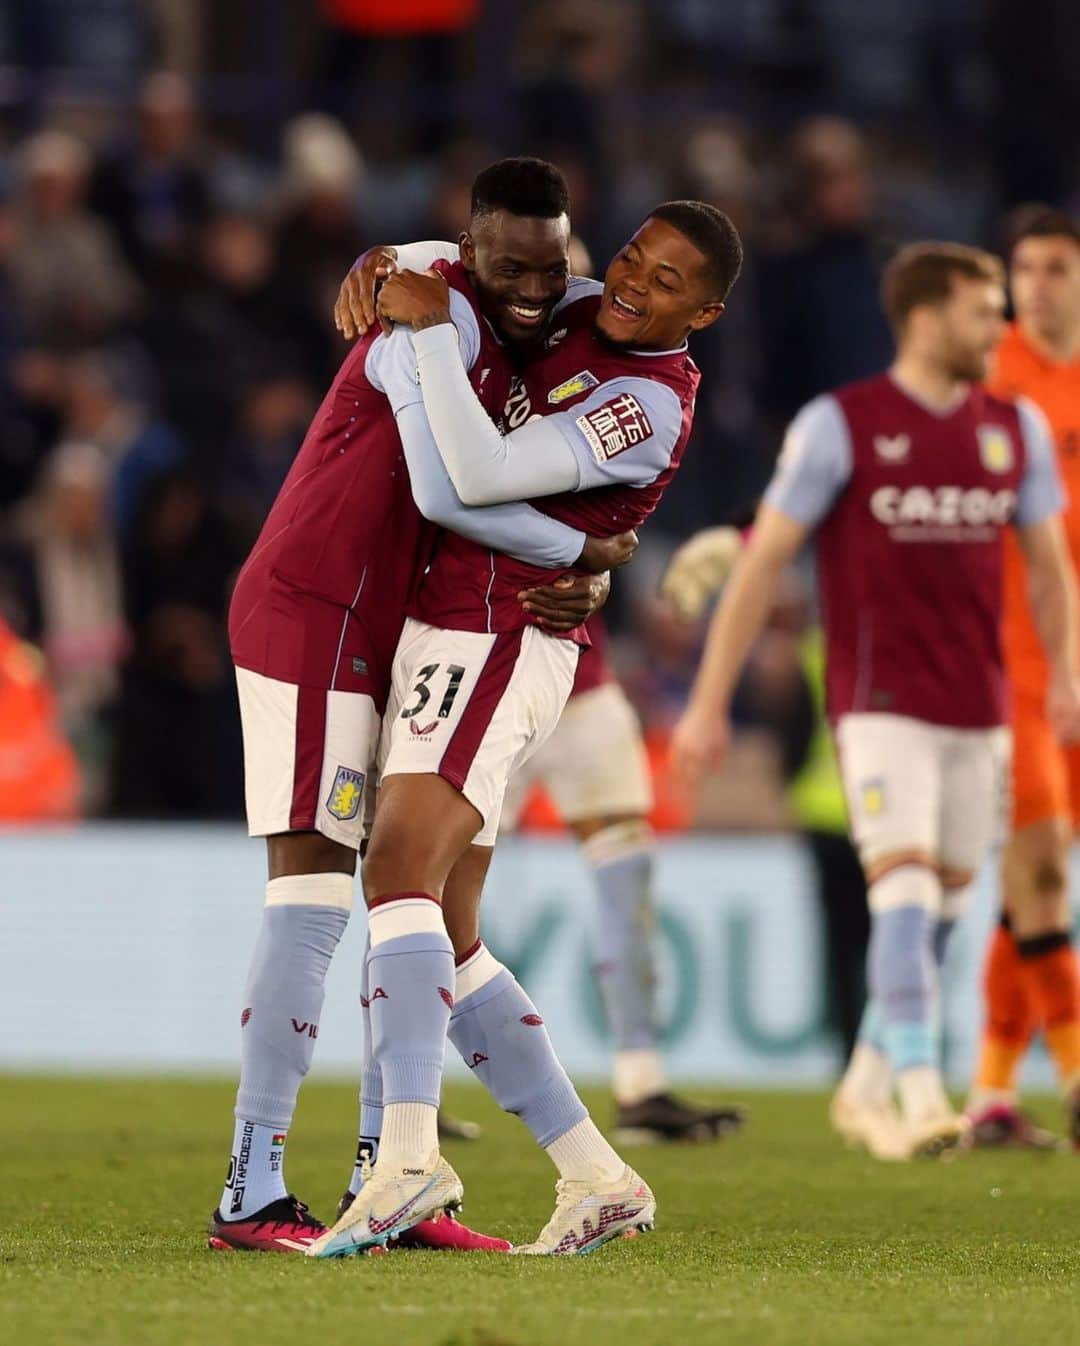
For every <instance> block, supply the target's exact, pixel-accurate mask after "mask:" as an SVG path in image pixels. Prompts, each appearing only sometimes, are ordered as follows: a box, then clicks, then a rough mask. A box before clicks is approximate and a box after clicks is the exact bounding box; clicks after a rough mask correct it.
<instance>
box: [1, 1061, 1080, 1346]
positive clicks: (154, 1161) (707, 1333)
mask: <svg viewBox="0 0 1080 1346" xmlns="http://www.w3.org/2000/svg"><path fill="white" fill-rule="evenodd" d="M742 1096H743V1097H744V1098H745V1099H746V1101H747V1102H748V1103H749V1105H750V1108H751V1122H750V1126H749V1129H748V1131H747V1132H746V1133H745V1134H744V1135H743V1136H741V1137H738V1138H736V1139H734V1140H729V1141H727V1142H725V1143H723V1144H721V1145H719V1146H716V1147H678V1148H664V1149H656V1148H649V1149H644V1150H636V1151H634V1155H633V1157H634V1161H635V1163H636V1164H637V1166H638V1167H639V1168H640V1170H641V1172H642V1173H643V1174H644V1176H645V1177H646V1178H647V1179H648V1180H649V1181H650V1182H651V1184H652V1185H653V1187H654V1189H655V1191H656V1193H657V1197H658V1199H659V1213H658V1222H657V1228H656V1232H655V1233H654V1234H651V1235H648V1236H644V1237H640V1238H637V1239H633V1240H624V1241H621V1242H617V1243H614V1244H609V1245H608V1246H607V1247H605V1248H603V1249H601V1250H600V1251H599V1252H597V1253H595V1254H594V1255H592V1256H590V1257H583V1258H574V1259H566V1260H555V1259H550V1260H533V1259H524V1258H523V1259H516V1258H509V1257H497V1256H484V1255H475V1254H474V1255H470V1256H464V1257H463V1256H454V1255H447V1254H438V1253H404V1252H403V1253H398V1254H394V1255H391V1256H389V1257H382V1258H354V1259H349V1260H346V1261H342V1262H319V1263H312V1262H308V1261H306V1260H304V1259H302V1258H293V1257H287V1256H281V1257H267V1256H259V1255H241V1254H217V1253H210V1252H208V1251H207V1249H206V1245H205V1237H204V1229H205V1224H206V1219H207V1217H208V1215H209V1213H210V1210H211V1208H212V1206H213V1205H214V1202H215V1200H216V1198H217V1195H218V1192H219V1190H220V1184H221V1180H222V1177H223V1174H224V1170H225V1166H226V1160H227V1147H228V1142H229V1138H230V1135H231V1117H230V1109H231V1103H232V1087H231V1086H230V1085H229V1084H227V1083H223V1082H214V1083H209V1082H196V1081H185V1080H114V1081H105V1082H92V1081H89V1080H82V1079H79V1080H60V1079H36V1078H4V1079H0V1099H2V1100H3V1118H4V1123H3V1129H4V1141H3V1163H2V1180H0V1193H2V1205H3V1218H2V1220H0V1340H2V1341H4V1342H10V1343H12V1346H15V1343H19V1344H20V1346H21V1344H22V1343H34V1346H38V1344H39V1343H45V1344H46V1346H47V1344H50V1343H73V1344H74V1343H78V1344H79V1346H112V1344H113V1343H117V1344H119V1343H147V1346H159V1344H160V1346H173V1343H177V1344H179V1343H183V1344H184V1346H189V1344H194V1343H207V1346H233V1344H234V1343H243V1344H245V1346H246V1343H252V1344H253V1346H254V1344H255V1343H257V1344H258V1346H278V1343H288V1346H307V1343H326V1342H328V1343H350V1344H352V1343H357V1344H359V1346H383V1343H387V1344H388V1346H608V1344H609V1343H611V1344H615V1343H617V1344H618V1346H675V1344H681V1343H697V1342H702V1343H712V1342H717V1343H725V1346H742V1344H743V1343H746V1346H774V1344H775V1346H779V1344H780V1343H784V1344H785V1346H786V1344H787V1343H791V1344H792V1346H817V1343H820V1344H821V1346H826V1343H827V1344H828V1346H845V1344H846V1343H853V1344H854V1343H858V1346H877V1344H878V1343H888V1344H889V1346H900V1344H901V1343H903V1344H904V1346H907V1344H908V1343H917V1344H918V1346H937V1343H942V1344H944V1343H948V1344H949V1346H967V1343H978V1346H996V1343H1009V1344H1010V1346H1012V1344H1013V1343H1016V1342H1031V1343H1035V1344H1036V1346H1058V1344H1059V1343H1060V1346H1066V1343H1068V1346H1075V1343H1076V1342H1078V1341H1080V1296H1078V1295H1077V1292H1076V1289H1077V1278H1078V1275H1080V1238H1078V1231H1080V1220H1078V1201H1077V1193H1078V1190H1080V1188H1078V1182H1080V1171H1078V1169H1077V1164H1078V1163H1080V1160H1078V1159H1077V1158H1074V1157H1073V1156H1071V1155H1068V1154H1062V1155H1051V1156H1043V1155H1025V1154H977V1155H969V1156H966V1157H964V1158H962V1159H960V1160H959V1161H958V1162H956V1163H953V1164H947V1165H938V1164H932V1163H925V1164H919V1165H908V1166H903V1167H883V1166H881V1165H877V1164H875V1163H873V1162H872V1161H870V1160H869V1159H867V1158H865V1157H863V1156H861V1155H857V1154H853V1153H849V1152H846V1151H845V1150H844V1149H843V1148H842V1147H841V1146H840V1145H839V1144H838V1143H837V1142H836V1141H835V1140H834V1139H833V1137H832V1136H831V1135H830V1133H829V1131H828V1128H827V1126H826V1123H825V1113H824V1109H825V1100H824V1098H823V1097H821V1096H820V1095H811V1094H786V1095H783V1094H750V1095H747V1094H745V1093H744V1094H743V1095H742ZM590 1101H591V1102H592V1103H593V1104H594V1106H595V1108H596V1112H597V1115H598V1116H599V1117H602V1118H606V1117H607V1115H608V1111H607V1104H606V1101H605V1100H604V1098H603V1097H602V1096H601V1095H599V1094H597V1095H595V1096H593V1097H592V1098H591V1100H590ZM447 1102H448V1104H449V1105H450V1106H451V1107H452V1108H453V1109H454V1110H455V1111H457V1112H459V1113H460V1114H462V1115H464V1116H471V1117H475V1118H476V1119H477V1120H479V1121H480V1122H482V1123H483V1125H484V1128H485V1136H484V1139H483V1140H481V1141H479V1142H477V1143H475V1144H464V1145H463V1144H460V1143H459V1144H456V1145H453V1146H450V1147H448V1148H447V1154H448V1155H449V1157H450V1158H451V1160H452V1162H454V1163H455V1164H456V1165H457V1167H458V1170H459V1172H460V1173H461V1175H462V1177H463V1179H464V1181H465V1186H466V1194H467V1202H466V1212H465V1213H466V1217H467V1218H468V1220H469V1221H470V1222H471V1223H473V1224H475V1225H476V1226H477V1227H480V1228H483V1229H487V1230H490V1231H492V1232H495V1233H500V1234H504V1235H506V1236H507V1237H509V1238H511V1239H516V1240H518V1241H519V1242H522V1241H525V1240H526V1239H528V1238H530V1237H533V1236H534V1235H535V1233H536V1231H537V1229H538V1228H539V1227H540V1225H541V1224H542V1223H543V1222H544V1221H545V1220H546V1218H547V1216H548V1214H549V1213H550V1210H551V1202H552V1195H553V1193H552V1181H553V1178H554V1172H553V1170H552V1169H551V1167H550V1165H549V1164H548V1162H547V1160H546V1159H545V1157H544V1156H543V1155H541V1154H540V1153H538V1152H537V1151H535V1149H534V1148H533V1146H532V1143H531V1141H530V1140H529V1138H528V1136H527V1135H526V1133H525V1132H524V1129H523V1128H522V1127H521V1126H520V1124H519V1123H518V1122H516V1121H515V1120H514V1119H512V1118H506V1117H503V1116H502V1115H501V1114H499V1113H497V1112H496V1110H495V1109H494V1107H493V1106H492V1105H491V1104H490V1103H489V1102H488V1101H487V1099H486V1097H485V1096H484V1095H482V1094H481V1093H480V1092H478V1091H477V1090H474V1089H468V1088H451V1089H449V1090H448V1097H447ZM1046 1111H1047V1109H1046V1108H1044V1112H1046ZM1047 1115H1048V1116H1053V1112H1052V1111H1049V1112H1047ZM354 1120H355V1114H354V1096H353V1091H352V1090H351V1089H350V1088H349V1087H348V1086H345V1085H331V1084H324V1083H321V1082H313V1083H311V1084H310V1085H309V1086H308V1087H307V1088H306V1089H305V1090H304V1093H303V1096H302V1098H301V1104H300V1110H299V1113H298V1116H297V1120H296V1124H295V1127H294V1129H293V1133H292V1137H291V1138H290V1141H289V1151H288V1172H289V1182H290V1185H291V1187H292V1189H293V1190H294V1191H296V1192H297V1193H298V1194H299V1195H300V1196H302V1197H303V1198H304V1199H305V1200H307V1201H309V1202H310V1203H311V1205H312V1208H313V1209H314V1210H315V1211H316V1212H317V1213H319V1214H321V1215H322V1216H323V1218H324V1219H325V1218H328V1217H329V1216H330V1213H331V1212H332V1210H333V1208H334V1205H335V1203H336V1200H337V1197H338V1196H339V1195H340V1192H341V1190H342V1188H343V1187H344V1184H345V1180H346V1178H347V1175H348V1169H349V1165H350V1162H351V1152H352V1135H353V1126H354Z"/></svg>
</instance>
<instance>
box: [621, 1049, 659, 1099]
mask: <svg viewBox="0 0 1080 1346" xmlns="http://www.w3.org/2000/svg"><path fill="white" fill-rule="evenodd" d="M666 1083H667V1080H666V1079H665V1077H664V1062H663V1060H662V1059H661V1056H660V1053H659V1052H658V1051H657V1050H656V1048H655V1047H631V1048H628V1049H627V1050H625V1051H620V1052H616V1053H615V1062H614V1070H613V1072H612V1092H613V1093H614V1095H615V1101H616V1103H619V1104H620V1105H621V1106H622V1107H624V1108H628V1107H632V1106H633V1104H635V1103H640V1102H641V1100H642V1099H643V1098H652V1097H654V1096H655V1095H656V1094H662V1093H663V1092H664V1087H665V1085H666Z"/></svg>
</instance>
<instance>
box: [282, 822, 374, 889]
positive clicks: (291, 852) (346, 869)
mask: <svg viewBox="0 0 1080 1346" xmlns="http://www.w3.org/2000/svg"><path fill="white" fill-rule="evenodd" d="M266 848H267V861H268V868H269V874H270V878H271V879H283V878H289V877H293V876H295V875H298V874H349V875H353V874H355V873H356V852H355V851H354V850H353V849H352V848H351V847H349V846H345V845H343V844H342V843H341V842H340V841H332V840H331V839H330V838H329V837H324V836H323V834H322V833H321V832H280V833H278V834H277V835H276V836H271V837H267V838H266Z"/></svg>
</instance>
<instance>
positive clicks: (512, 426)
mask: <svg viewBox="0 0 1080 1346" xmlns="http://www.w3.org/2000/svg"><path fill="white" fill-rule="evenodd" d="M502 419H503V426H504V427H505V428H504V431H503V433H506V431H507V430H518V429H520V427H521V426H523V425H524V424H525V422H526V421H531V420H532V419H533V409H532V398H531V397H530V396H529V390H528V388H526V387H525V381H524V380H523V379H522V378H521V376H520V375H519V374H514V375H513V377H512V378H511V379H510V389H509V391H508V392H507V394H506V402H505V403H504V404H503V413H502Z"/></svg>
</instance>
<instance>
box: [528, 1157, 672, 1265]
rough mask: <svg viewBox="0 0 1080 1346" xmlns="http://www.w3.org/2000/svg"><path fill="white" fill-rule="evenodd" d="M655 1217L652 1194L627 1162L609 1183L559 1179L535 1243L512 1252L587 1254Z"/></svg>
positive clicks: (644, 1227) (647, 1226) (645, 1225)
mask: <svg viewBox="0 0 1080 1346" xmlns="http://www.w3.org/2000/svg"><path fill="white" fill-rule="evenodd" d="M655 1219H656V1197H654V1196H653V1194H652V1191H651V1190H650V1188H649V1185H648V1183H646V1182H645V1180H644V1179H643V1178H640V1177H639V1176H638V1175H637V1174H636V1173H635V1172H634V1170H633V1169H632V1168H631V1167H630V1166H629V1165H627V1166H626V1168H624V1169H623V1171H622V1173H621V1174H620V1175H619V1177H618V1178H617V1179H616V1180H615V1181H614V1182H589V1181H577V1180H575V1181H571V1179H569V1178H560V1179H559V1181H558V1182H557V1183H556V1184H555V1213H554V1214H553V1215H552V1217H551V1219H550V1220H549V1221H548V1222H547V1224H546V1225H545V1226H544V1227H543V1229H541V1231H540V1233H539V1235H538V1236H537V1239H536V1242H535V1243H524V1244H522V1245H521V1246H520V1247H518V1248H515V1249H514V1252H515V1253H521V1254H523V1255H525V1256H531V1257H571V1256H573V1255H574V1254H576V1253H591V1252H592V1251H593V1250H594V1249H595V1248H599V1247H600V1246H601V1244H604V1243H607V1242H608V1241H609V1240H610V1239H613V1238H619V1237H620V1236H621V1235H633V1234H636V1233H638V1232H639V1231H642V1232H643V1231H645V1230H647V1229H651V1228H652V1227H653V1222H654V1220H655Z"/></svg>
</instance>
